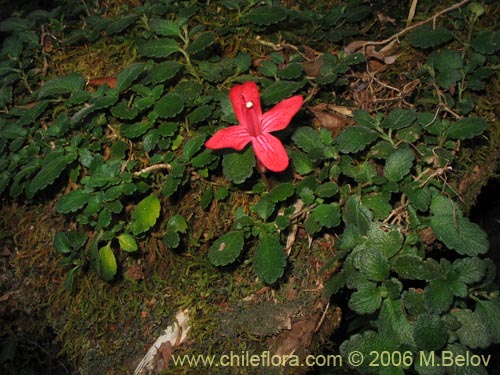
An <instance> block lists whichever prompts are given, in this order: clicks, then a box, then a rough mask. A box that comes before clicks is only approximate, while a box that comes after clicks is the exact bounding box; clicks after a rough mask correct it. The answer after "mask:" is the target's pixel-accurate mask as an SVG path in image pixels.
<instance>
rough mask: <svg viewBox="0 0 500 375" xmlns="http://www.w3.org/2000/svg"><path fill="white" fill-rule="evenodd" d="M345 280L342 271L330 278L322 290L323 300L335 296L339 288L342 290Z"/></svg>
mask: <svg viewBox="0 0 500 375" xmlns="http://www.w3.org/2000/svg"><path fill="white" fill-rule="evenodd" d="M345 280H346V277H345V271H343V270H342V271H340V272H337V273H336V274H335V275H333V276H332V277H330V279H329V280H328V281H327V282H326V283H325V287H324V289H323V294H324V296H325V298H328V299H329V298H330V297H331V296H333V295H334V294H336V293H337V292H338V291H339V290H340V288H343V287H344V285H345Z"/></svg>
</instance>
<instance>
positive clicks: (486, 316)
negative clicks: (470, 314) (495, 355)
mask: <svg viewBox="0 0 500 375" xmlns="http://www.w3.org/2000/svg"><path fill="white" fill-rule="evenodd" d="M475 313H476V314H477V316H478V318H479V320H480V321H481V322H483V323H484V324H485V325H486V326H487V328H488V333H489V336H490V340H491V342H492V343H494V344H498V343H500V300H499V299H498V297H497V298H494V299H491V300H488V301H484V300H479V299H478V300H477V302H476V308H475Z"/></svg>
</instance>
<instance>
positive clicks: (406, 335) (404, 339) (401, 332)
mask: <svg viewBox="0 0 500 375" xmlns="http://www.w3.org/2000/svg"><path fill="white" fill-rule="evenodd" d="M378 332H379V333H380V334H381V335H384V336H387V337H391V338H393V339H395V341H397V342H398V343H400V344H403V345H408V346H414V345H415V341H414V339H413V330H412V326H411V324H410V322H409V321H408V318H407V317H406V313H405V310H404V306H403V301H402V300H401V299H390V298H387V299H385V300H384V302H383V303H382V307H381V308H380V313H379V315H378Z"/></svg>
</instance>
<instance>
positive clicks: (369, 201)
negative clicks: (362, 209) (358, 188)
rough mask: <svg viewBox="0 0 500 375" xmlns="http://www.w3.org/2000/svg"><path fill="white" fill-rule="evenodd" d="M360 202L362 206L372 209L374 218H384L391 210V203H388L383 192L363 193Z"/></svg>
mask: <svg viewBox="0 0 500 375" xmlns="http://www.w3.org/2000/svg"><path fill="white" fill-rule="evenodd" d="M361 201H362V203H363V205H364V206H366V207H367V208H369V209H370V210H371V211H373V214H374V217H375V218H376V219H381V220H383V219H386V218H387V217H388V216H389V215H390V213H391V212H392V205H391V204H390V203H389V197H387V196H385V195H384V194H378V193H374V194H369V195H363V198H362V200H361Z"/></svg>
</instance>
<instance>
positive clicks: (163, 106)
mask: <svg viewBox="0 0 500 375" xmlns="http://www.w3.org/2000/svg"><path fill="white" fill-rule="evenodd" d="M183 109H184V97H182V96H181V95H179V94H176V93H168V94H167V95H165V96H163V97H162V98H161V99H160V100H158V101H157V102H156V104H155V106H154V111H155V112H156V113H157V114H158V116H160V117H161V118H168V117H175V116H177V115H178V114H179V113H181V112H182V110H183Z"/></svg>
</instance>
